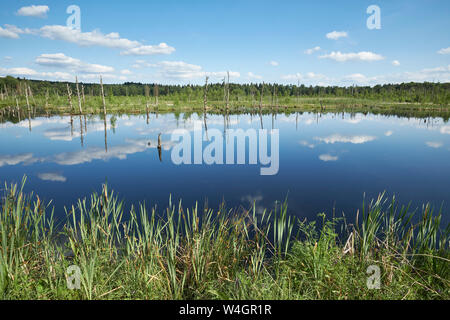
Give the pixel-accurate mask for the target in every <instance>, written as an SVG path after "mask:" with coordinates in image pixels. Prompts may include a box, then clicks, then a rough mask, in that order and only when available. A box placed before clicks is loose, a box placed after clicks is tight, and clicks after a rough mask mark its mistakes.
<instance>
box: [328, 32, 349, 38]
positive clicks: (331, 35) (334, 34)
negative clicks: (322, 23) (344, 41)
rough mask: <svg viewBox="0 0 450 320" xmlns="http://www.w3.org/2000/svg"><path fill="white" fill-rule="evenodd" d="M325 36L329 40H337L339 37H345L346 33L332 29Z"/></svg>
mask: <svg viewBox="0 0 450 320" xmlns="http://www.w3.org/2000/svg"><path fill="white" fill-rule="evenodd" d="M326 37H327V38H328V39H331V40H338V39H339V38H347V37H348V33H347V32H345V31H332V32H329V33H327V35H326Z"/></svg>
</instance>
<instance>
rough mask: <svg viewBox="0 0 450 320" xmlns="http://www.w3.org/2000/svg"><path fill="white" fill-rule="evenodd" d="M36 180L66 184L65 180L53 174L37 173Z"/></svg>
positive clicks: (61, 176) (57, 174) (59, 175)
mask: <svg viewBox="0 0 450 320" xmlns="http://www.w3.org/2000/svg"><path fill="white" fill-rule="evenodd" d="M38 178H39V179H41V180H44V181H53V182H66V181H67V178H66V177H64V176H63V175H61V174H59V173H55V172H47V173H38Z"/></svg>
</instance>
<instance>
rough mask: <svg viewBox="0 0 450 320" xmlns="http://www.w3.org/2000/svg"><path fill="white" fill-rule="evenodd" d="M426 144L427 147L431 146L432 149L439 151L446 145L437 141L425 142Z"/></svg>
mask: <svg viewBox="0 0 450 320" xmlns="http://www.w3.org/2000/svg"><path fill="white" fill-rule="evenodd" d="M425 144H426V145H427V146H429V147H430V148H434V149H438V148H440V147H442V146H443V145H444V144H443V143H442V142H436V141H427V142H425Z"/></svg>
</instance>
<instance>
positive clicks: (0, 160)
mask: <svg viewBox="0 0 450 320" xmlns="http://www.w3.org/2000/svg"><path fill="white" fill-rule="evenodd" d="M36 161H37V159H35V158H34V157H33V154H32V153H23V154H18V155H8V154H6V155H0V167H3V166H6V165H8V166H14V165H17V164H20V163H24V164H31V163H33V162H36Z"/></svg>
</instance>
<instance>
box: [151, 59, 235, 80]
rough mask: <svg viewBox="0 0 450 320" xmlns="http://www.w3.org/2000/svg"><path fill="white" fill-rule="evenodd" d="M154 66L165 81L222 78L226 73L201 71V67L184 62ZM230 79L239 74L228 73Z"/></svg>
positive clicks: (159, 63)
mask: <svg viewBox="0 0 450 320" xmlns="http://www.w3.org/2000/svg"><path fill="white" fill-rule="evenodd" d="M155 66H156V68H157V69H158V75H159V76H160V77H163V78H167V79H175V80H188V79H195V78H203V77H205V76H209V77H215V78H223V77H225V76H226V75H227V72H226V71H219V72H207V71H203V69H202V67H201V66H198V65H195V64H190V63H186V62H184V61H161V62H158V63H156V64H155ZM230 77H234V78H239V77H240V73H239V72H235V71H230Z"/></svg>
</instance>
